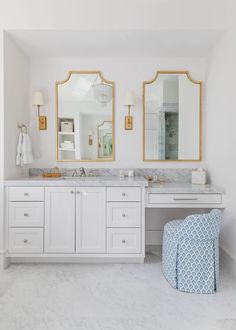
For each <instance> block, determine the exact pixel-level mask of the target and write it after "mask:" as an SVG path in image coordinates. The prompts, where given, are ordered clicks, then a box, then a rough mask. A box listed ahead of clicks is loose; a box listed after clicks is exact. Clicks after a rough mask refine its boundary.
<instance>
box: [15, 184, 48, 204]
mask: <svg viewBox="0 0 236 330" xmlns="http://www.w3.org/2000/svg"><path fill="white" fill-rule="evenodd" d="M9 201H11V202H17V201H19V202H21V201H22V202H26V201H33V202H36V201H39V202H43V201H44V188H43V187H10V188H9Z"/></svg>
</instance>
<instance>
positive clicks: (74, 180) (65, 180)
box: [5, 176, 148, 187]
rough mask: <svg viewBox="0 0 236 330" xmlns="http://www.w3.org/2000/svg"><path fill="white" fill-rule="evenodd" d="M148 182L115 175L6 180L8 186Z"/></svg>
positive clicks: (142, 185)
mask: <svg viewBox="0 0 236 330" xmlns="http://www.w3.org/2000/svg"><path fill="white" fill-rule="evenodd" d="M147 184H148V182H147V180H146V179H145V178H143V177H134V178H128V177H126V178H119V177H115V176H110V177H109V176H105V177H102V176H99V177H60V178H42V177H39V176H36V177H25V178H18V179H12V180H6V181H5V185H7V186H31V187H33V186H45V187H50V186H53V187H55V186H57V187H64V186H65V187H77V186H78V187H86V186H89V187H123V186H124V187H145V186H147Z"/></svg>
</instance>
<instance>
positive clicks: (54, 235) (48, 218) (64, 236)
mask: <svg viewBox="0 0 236 330" xmlns="http://www.w3.org/2000/svg"><path fill="white" fill-rule="evenodd" d="M45 252H51V253H53V252H54V253H72V252H75V188H70V187H53V188H49V187H48V188H45Z"/></svg>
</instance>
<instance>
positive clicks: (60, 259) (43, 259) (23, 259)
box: [7, 254, 145, 263]
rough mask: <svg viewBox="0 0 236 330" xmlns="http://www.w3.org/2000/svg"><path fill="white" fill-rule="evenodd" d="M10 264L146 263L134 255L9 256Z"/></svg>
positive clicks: (142, 257)
mask: <svg viewBox="0 0 236 330" xmlns="http://www.w3.org/2000/svg"><path fill="white" fill-rule="evenodd" d="M7 258H8V262H9V263H144V259H145V257H144V256H140V255H139V256H137V257H134V256H133V255H116V256H114V255H107V254H106V255H97V256H96V257H94V255H78V254H76V255H73V254H63V255H56V254H52V255H50V256H49V255H47V256H45V255H44V254H41V255H37V256H35V255H28V254H27V255H23V254H22V255H15V254H10V255H8V256H7Z"/></svg>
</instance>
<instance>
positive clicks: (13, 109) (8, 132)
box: [4, 35, 29, 179]
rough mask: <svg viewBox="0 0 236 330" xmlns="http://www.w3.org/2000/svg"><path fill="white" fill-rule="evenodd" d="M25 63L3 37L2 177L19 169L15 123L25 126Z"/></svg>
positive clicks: (12, 45)
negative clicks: (3, 113) (3, 147)
mask: <svg viewBox="0 0 236 330" xmlns="http://www.w3.org/2000/svg"><path fill="white" fill-rule="evenodd" d="M28 91H29V60H28V58H27V57H26V56H25V55H24V54H23V53H22V52H21V51H20V50H19V48H18V47H16V45H15V44H14V42H13V41H12V40H11V39H10V38H8V36H7V35H5V37H4V109H5V118H4V139H5V141H6V142H5V154H4V164H5V166H4V177H5V178H6V179H7V178H10V177H16V176H19V175H21V173H22V170H21V169H20V168H19V166H18V167H17V166H16V164H15V163H16V161H15V160H16V146H17V141H18V136H19V129H18V128H17V124H18V122H20V123H23V124H25V125H27V126H28V121H29V120H28V119H29V93H28Z"/></svg>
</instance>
